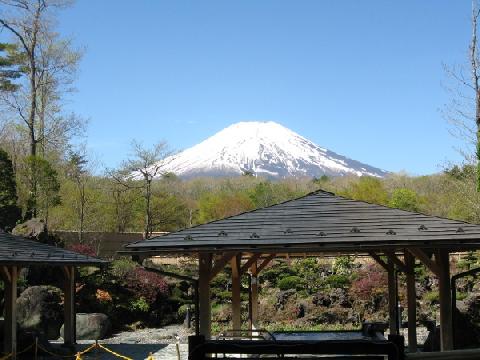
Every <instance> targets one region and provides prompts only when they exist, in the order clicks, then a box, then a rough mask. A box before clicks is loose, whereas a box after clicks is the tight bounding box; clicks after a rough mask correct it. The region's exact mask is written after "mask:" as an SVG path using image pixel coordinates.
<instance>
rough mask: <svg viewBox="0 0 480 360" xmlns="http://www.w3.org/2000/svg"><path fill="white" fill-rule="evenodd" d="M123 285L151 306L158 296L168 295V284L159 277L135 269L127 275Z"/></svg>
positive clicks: (152, 273)
mask: <svg viewBox="0 0 480 360" xmlns="http://www.w3.org/2000/svg"><path fill="white" fill-rule="evenodd" d="M125 284H126V287H127V289H129V290H130V291H131V292H133V293H134V294H136V295H137V297H138V298H142V297H143V298H144V299H145V301H147V303H149V304H153V303H154V302H155V301H156V300H157V297H158V296H163V295H168V284H167V282H166V281H165V280H164V279H163V277H161V276H160V275H158V274H156V273H154V272H151V271H147V270H145V269H142V268H140V267H137V268H135V269H133V270H131V271H129V272H128V273H127V276H126V279H125Z"/></svg>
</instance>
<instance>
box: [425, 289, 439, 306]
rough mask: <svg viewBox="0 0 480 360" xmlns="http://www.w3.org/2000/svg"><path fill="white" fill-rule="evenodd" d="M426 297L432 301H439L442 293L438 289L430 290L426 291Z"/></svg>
mask: <svg viewBox="0 0 480 360" xmlns="http://www.w3.org/2000/svg"><path fill="white" fill-rule="evenodd" d="M424 299H425V300H426V301H428V302H430V303H438V302H439V300H440V294H439V292H438V291H430V292H427V293H425V295H424Z"/></svg>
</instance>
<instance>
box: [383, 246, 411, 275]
mask: <svg viewBox="0 0 480 360" xmlns="http://www.w3.org/2000/svg"><path fill="white" fill-rule="evenodd" d="M385 255H386V256H387V258H388V259H389V260H391V261H392V262H393V263H394V264H395V265H396V266H397V269H398V271H401V272H406V271H407V268H406V266H405V263H403V261H402V260H400V259H399V258H398V257H397V255H396V254H395V251H385Z"/></svg>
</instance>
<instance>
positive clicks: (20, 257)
mask: <svg viewBox="0 0 480 360" xmlns="http://www.w3.org/2000/svg"><path fill="white" fill-rule="evenodd" d="M106 263H107V261H105V260H101V259H97V258H94V257H91V256H86V255H82V254H78V253H75V252H73V251H69V250H65V249H63V248H59V247H55V246H51V245H46V244H42V243H39V242H36V241H32V240H27V239H24V238H23V237H20V236H14V235H11V234H8V233H5V232H3V231H1V230H0V276H1V277H2V280H3V281H4V284H5V320H4V352H5V353H7V354H11V357H10V358H11V359H16V353H17V338H16V337H17V314H16V301H17V280H18V275H19V272H20V269H21V268H24V267H31V266H32V267H34V266H39V265H42V266H54V267H57V268H58V269H59V270H60V271H62V272H63V274H64V278H65V280H64V288H63V291H64V316H65V320H64V323H65V326H64V342H65V344H67V345H74V344H75V342H76V339H75V326H76V325H75V316H76V315H75V267H77V266H101V265H104V264H106Z"/></svg>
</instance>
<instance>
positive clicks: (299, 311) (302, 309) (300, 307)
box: [296, 304, 305, 319]
mask: <svg viewBox="0 0 480 360" xmlns="http://www.w3.org/2000/svg"><path fill="white" fill-rule="evenodd" d="M296 310H297V314H296V315H297V319H301V318H303V317H304V316H305V305H304V304H299V305H298V306H297V309H296Z"/></svg>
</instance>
